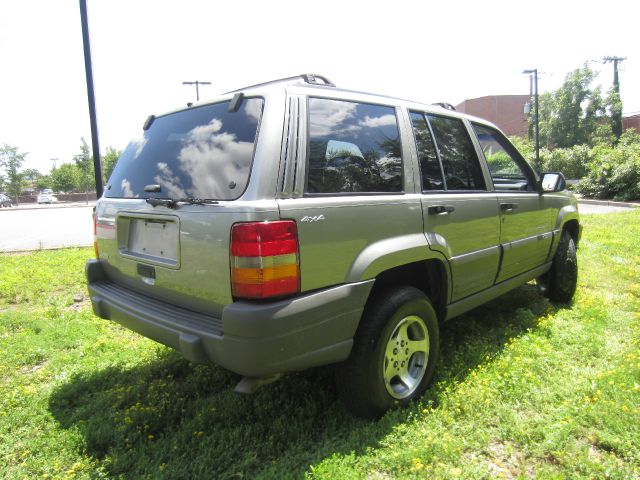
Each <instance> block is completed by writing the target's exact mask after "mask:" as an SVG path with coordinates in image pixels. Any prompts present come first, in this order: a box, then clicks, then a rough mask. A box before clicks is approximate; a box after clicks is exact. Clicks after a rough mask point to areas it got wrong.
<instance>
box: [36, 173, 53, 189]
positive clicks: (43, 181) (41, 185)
mask: <svg viewBox="0 0 640 480" xmlns="http://www.w3.org/2000/svg"><path fill="white" fill-rule="evenodd" d="M52 187H53V183H52V181H51V176H50V175H40V176H39V177H38V179H37V180H36V188H37V189H38V190H43V189H45V188H52Z"/></svg>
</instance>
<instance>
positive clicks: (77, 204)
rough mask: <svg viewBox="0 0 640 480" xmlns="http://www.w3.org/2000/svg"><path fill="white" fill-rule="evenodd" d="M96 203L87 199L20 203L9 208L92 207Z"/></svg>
mask: <svg viewBox="0 0 640 480" xmlns="http://www.w3.org/2000/svg"><path fill="white" fill-rule="evenodd" d="M95 205H96V201H95V200H89V201H88V202H56V203H43V204H38V203H21V204H20V205H15V204H14V205H13V207H11V208H10V210H36V209H41V208H75V207H94V206H95Z"/></svg>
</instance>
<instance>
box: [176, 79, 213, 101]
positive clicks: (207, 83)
mask: <svg viewBox="0 0 640 480" xmlns="http://www.w3.org/2000/svg"><path fill="white" fill-rule="evenodd" d="M182 84H183V85H195V86H196V100H197V101H198V102H199V101H200V88H199V86H200V85H211V82H201V81H199V80H196V81H195V82H182Z"/></svg>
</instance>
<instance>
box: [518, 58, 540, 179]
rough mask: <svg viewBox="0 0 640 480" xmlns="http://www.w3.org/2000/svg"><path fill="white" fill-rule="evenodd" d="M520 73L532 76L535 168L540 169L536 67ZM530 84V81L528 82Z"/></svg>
mask: <svg viewBox="0 0 640 480" xmlns="http://www.w3.org/2000/svg"><path fill="white" fill-rule="evenodd" d="M522 73H525V74H528V75H529V78H530V79H531V77H532V76H533V89H534V93H533V95H534V97H533V103H534V107H533V108H534V115H535V117H534V120H535V125H536V168H537V169H538V171H539V170H540V119H539V117H538V69H537V68H534V69H532V70H523V71H522ZM529 85H531V83H529Z"/></svg>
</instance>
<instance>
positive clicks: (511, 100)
mask: <svg viewBox="0 0 640 480" xmlns="http://www.w3.org/2000/svg"><path fill="white" fill-rule="evenodd" d="M529 101H530V99H529V95H489V96H487V97H480V98H472V99H469V100H465V101H464V102H462V103H460V104H458V105H456V110H457V111H459V112H462V113H468V114H469V115H473V116H475V117H480V118H484V119H485V120H489V121H490V122H492V123H495V124H496V125H497V126H498V127H499V128H500V130H502V131H503V132H504V133H506V134H507V135H509V136H511V135H518V136H521V137H526V136H527V115H526V114H525V113H524V105H525V103H529ZM532 108H533V107H532ZM532 113H533V112H532ZM629 128H633V129H635V130H636V131H637V132H638V133H640V114H636V115H629V116H627V117H623V118H622V130H623V131H624V130H627V129H629Z"/></svg>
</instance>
